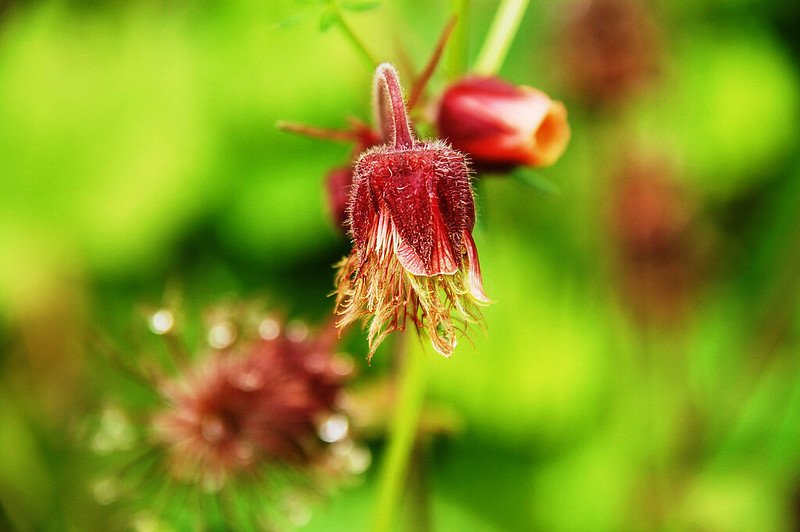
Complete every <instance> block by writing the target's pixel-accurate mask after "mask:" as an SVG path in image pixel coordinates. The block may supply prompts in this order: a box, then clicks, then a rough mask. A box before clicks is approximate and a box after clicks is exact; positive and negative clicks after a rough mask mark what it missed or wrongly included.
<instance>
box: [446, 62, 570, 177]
mask: <svg viewBox="0 0 800 532" xmlns="http://www.w3.org/2000/svg"><path fill="white" fill-rule="evenodd" d="M437 126H438V129H439V134H440V135H441V136H442V137H443V138H445V139H447V140H449V141H450V142H451V143H452V145H453V147H455V148H457V149H459V150H462V151H464V152H466V153H468V154H469V155H470V157H471V158H472V160H474V161H475V162H476V163H477V164H479V165H486V166H516V165H526V166H549V165H551V164H553V163H555V162H556V161H557V160H558V158H559V157H561V154H562V153H563V152H564V150H565V149H566V146H567V143H568V142H569V138H570V128H569V124H568V123H567V110H566V108H565V107H564V105H563V104H562V103H561V102H558V101H553V100H551V99H550V97H549V96H547V95H546V94H544V93H543V92H541V91H538V90H536V89H533V88H531V87H524V86H517V85H512V84H510V83H507V82H505V81H503V80H501V79H499V78H494V77H468V78H464V79H462V80H460V81H458V82H456V83H454V84H453V85H451V86H450V87H448V88H447V90H445V92H444V94H443V95H442V98H441V102H440V104H439V111H438V116H437Z"/></svg>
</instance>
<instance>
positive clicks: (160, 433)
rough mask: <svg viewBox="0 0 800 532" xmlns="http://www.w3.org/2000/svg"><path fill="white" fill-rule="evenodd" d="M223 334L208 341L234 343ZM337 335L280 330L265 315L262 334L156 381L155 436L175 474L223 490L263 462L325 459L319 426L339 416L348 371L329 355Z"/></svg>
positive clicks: (277, 465) (271, 464)
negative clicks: (160, 401)
mask: <svg viewBox="0 0 800 532" xmlns="http://www.w3.org/2000/svg"><path fill="white" fill-rule="evenodd" d="M223 333H224V331H217V332H214V330H213V329H212V331H211V334H212V336H210V339H211V340H212V344H213V343H214V342H217V341H218V340H219V339H220V338H222V339H230V340H233V338H234V337H233V336H225V334H227V333H224V334H223ZM213 334H217V337H214V336H213ZM220 334H222V336H221V337H220V336H219V335H220ZM334 336H335V335H332V334H330V333H328V334H324V335H322V336H319V337H316V336H310V335H307V334H303V335H302V337H301V336H299V335H297V334H294V333H292V331H289V332H286V333H284V331H283V330H282V326H281V324H280V323H279V322H278V321H277V320H274V319H272V318H269V319H268V320H265V321H264V322H262V325H261V331H260V337H256V338H254V339H252V340H249V341H243V342H237V343H236V344H233V343H232V344H231V345H230V346H229V347H225V348H223V349H220V350H216V351H214V352H213V354H212V355H211V356H208V357H207V358H205V359H203V360H201V361H200V362H199V363H198V364H197V365H196V366H194V367H190V368H187V370H186V371H185V372H183V373H181V374H179V375H176V376H174V377H170V378H165V379H164V380H163V382H161V383H159V387H158V388H159V391H160V393H161V394H162V396H163V398H164V399H165V401H166V404H165V406H164V407H163V408H161V409H160V410H159V411H158V412H156V413H155V415H154V416H153V419H152V427H153V435H154V438H155V440H156V441H157V442H158V443H159V444H160V445H161V446H163V448H164V449H165V452H166V457H167V466H168V470H169V471H170V472H171V474H172V476H173V477H174V478H175V479H177V480H179V481H197V480H199V481H201V482H202V483H203V484H204V485H205V486H206V487H210V488H212V489H220V488H221V487H222V486H223V485H224V484H225V482H226V480H227V479H228V478H229V477H231V476H235V475H240V474H242V473H250V474H254V473H257V472H258V471H260V470H263V468H264V467H265V466H266V467H271V468H273V469H280V468H285V467H286V466H287V465H313V464H314V463H317V462H320V463H322V462H324V461H325V448H326V443H325V441H323V439H321V435H320V430H321V424H322V423H325V421H326V420H327V419H328V418H330V417H331V416H335V415H337V405H336V401H337V397H338V395H339V393H340V390H341V386H342V384H343V382H344V381H345V380H346V378H347V376H348V368H347V365H343V364H342V363H341V361H340V360H338V359H337V358H336V357H335V356H334V352H333V350H334V348H335V340H334V339H333V337H334ZM215 338H216V339H215ZM223 343H225V342H223ZM240 344H241V345H240ZM339 416H340V417H341V418H342V419H344V420H345V421H344V423H345V427H346V418H344V417H343V416H341V415H340V414H339ZM344 435H345V434H344V433H343V434H342V436H344ZM329 441H330V440H329Z"/></svg>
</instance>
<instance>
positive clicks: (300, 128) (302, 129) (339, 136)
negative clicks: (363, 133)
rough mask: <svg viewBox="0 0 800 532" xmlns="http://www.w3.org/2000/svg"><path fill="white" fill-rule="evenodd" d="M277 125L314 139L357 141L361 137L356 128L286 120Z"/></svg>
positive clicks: (282, 128)
mask: <svg viewBox="0 0 800 532" xmlns="http://www.w3.org/2000/svg"><path fill="white" fill-rule="evenodd" d="M275 127H277V128H278V129H280V130H281V131H285V132H286V133H294V134H295V135H302V136H304V137H311V138H314V139H322V140H333V141H337V142H355V141H357V140H358V138H359V134H358V132H357V131H354V130H343V129H329V128H325V127H317V126H309V125H306V124H296V123H294V122H285V121H283V120H280V121H278V122H276V123H275Z"/></svg>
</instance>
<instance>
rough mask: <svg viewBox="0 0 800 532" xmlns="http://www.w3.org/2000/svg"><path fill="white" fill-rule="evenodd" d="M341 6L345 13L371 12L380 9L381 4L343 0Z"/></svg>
mask: <svg viewBox="0 0 800 532" xmlns="http://www.w3.org/2000/svg"><path fill="white" fill-rule="evenodd" d="M339 5H340V6H341V7H342V9H344V10H345V11H371V10H373V9H375V8H377V7H380V5H381V3H380V2H370V1H368V0H342V1H341V2H340V3H339Z"/></svg>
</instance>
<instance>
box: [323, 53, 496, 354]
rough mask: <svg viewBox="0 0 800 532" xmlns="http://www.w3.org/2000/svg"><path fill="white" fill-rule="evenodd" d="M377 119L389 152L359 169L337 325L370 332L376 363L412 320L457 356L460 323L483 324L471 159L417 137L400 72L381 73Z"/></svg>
mask: <svg viewBox="0 0 800 532" xmlns="http://www.w3.org/2000/svg"><path fill="white" fill-rule="evenodd" d="M374 87H375V91H374V99H375V112H376V115H377V122H378V124H379V125H380V131H381V133H382V135H383V141H384V144H381V145H378V146H375V147H373V148H371V149H368V150H367V151H365V152H364V153H362V154H361V156H360V157H359V159H358V161H357V162H356V165H355V168H354V173H353V187H352V191H351V196H350V203H349V210H348V223H349V228H350V234H351V236H352V238H353V250H352V252H351V254H350V255H349V256H348V257H346V258H345V259H343V260H342V261H341V263H340V264H339V272H338V275H337V279H336V282H337V312H338V313H339V314H340V316H341V319H340V320H339V322H338V325H339V326H340V327H344V326H346V325H348V324H350V323H352V322H355V321H359V320H361V321H363V322H364V324H365V325H368V337H369V343H370V355H369V356H370V357H371V356H372V355H373V354H374V352H375V350H376V348H377V346H378V344H380V342H381V341H382V340H383V339H384V338H385V337H386V336H387V335H388V334H389V333H391V332H394V331H397V330H403V329H404V328H405V326H406V321H407V320H408V319H410V320H411V321H412V322H413V323H414V324H415V325H416V326H417V328H418V329H420V330H424V331H426V332H427V333H428V335H429V336H430V338H431V342H432V343H433V347H434V348H435V349H436V350H437V351H438V352H440V353H441V354H443V355H444V356H450V354H451V353H452V352H453V349H454V348H455V346H456V328H457V327H456V325H455V324H454V321H456V322H461V323H467V322H472V321H476V320H478V319H479V316H480V314H479V311H478V309H477V305H479V304H485V303H487V302H488V299H487V297H486V295H485V294H484V291H483V282H482V280H481V271H480V265H479V263H478V253H477V250H476V248H475V242H474V241H473V239H472V229H473V227H474V225H475V202H474V199H473V195H472V185H471V183H470V175H469V168H468V166H467V161H466V158H465V156H464V155H463V154H462V153H460V152H458V151H456V150H454V149H453V148H451V147H450V146H448V145H447V144H446V143H444V142H442V141H440V140H436V141H433V142H422V141H419V140H417V139H416V138H415V135H414V133H413V130H412V128H411V124H410V122H409V119H408V116H407V113H406V109H405V105H404V103H403V97H402V92H401V88H400V82H399V79H398V76H397V72H396V71H395V69H394V67H392V66H391V65H389V64H386V63H384V64H382V65H380V66H379V67H378V69H377V71H376V74H375V83H374Z"/></svg>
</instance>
